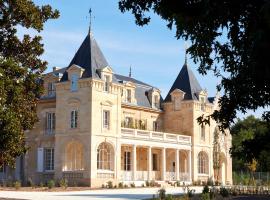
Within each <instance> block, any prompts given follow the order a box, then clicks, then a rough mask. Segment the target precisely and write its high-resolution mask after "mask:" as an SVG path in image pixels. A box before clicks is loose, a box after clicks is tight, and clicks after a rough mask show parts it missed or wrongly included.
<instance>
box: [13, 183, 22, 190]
mask: <svg viewBox="0 0 270 200" xmlns="http://www.w3.org/2000/svg"><path fill="white" fill-rule="evenodd" d="M21 186H22V184H21V182H20V181H15V182H14V188H15V189H16V190H18V189H20V188H21Z"/></svg>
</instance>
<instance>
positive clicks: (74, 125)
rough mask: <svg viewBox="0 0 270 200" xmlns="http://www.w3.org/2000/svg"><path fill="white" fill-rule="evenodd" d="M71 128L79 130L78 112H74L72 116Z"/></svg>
mask: <svg viewBox="0 0 270 200" xmlns="http://www.w3.org/2000/svg"><path fill="white" fill-rule="evenodd" d="M70 128H78V110H72V111H71V114H70Z"/></svg>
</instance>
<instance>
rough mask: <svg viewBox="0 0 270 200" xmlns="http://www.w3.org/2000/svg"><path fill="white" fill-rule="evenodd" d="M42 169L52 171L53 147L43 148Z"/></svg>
mask: <svg viewBox="0 0 270 200" xmlns="http://www.w3.org/2000/svg"><path fill="white" fill-rule="evenodd" d="M43 153H44V157H43V158H44V171H45V172H49V171H54V148H53V147H50V148H44V152H43Z"/></svg>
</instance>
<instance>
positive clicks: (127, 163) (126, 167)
mask: <svg viewBox="0 0 270 200" xmlns="http://www.w3.org/2000/svg"><path fill="white" fill-rule="evenodd" d="M124 170H125V171H130V170H131V152H130V151H125V153H124Z"/></svg>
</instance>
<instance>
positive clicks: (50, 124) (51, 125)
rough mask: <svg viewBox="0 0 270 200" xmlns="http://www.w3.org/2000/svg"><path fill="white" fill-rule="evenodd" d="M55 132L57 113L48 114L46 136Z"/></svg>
mask: <svg viewBox="0 0 270 200" xmlns="http://www.w3.org/2000/svg"><path fill="white" fill-rule="evenodd" d="M54 131H55V113H46V134H53V133H54Z"/></svg>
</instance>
